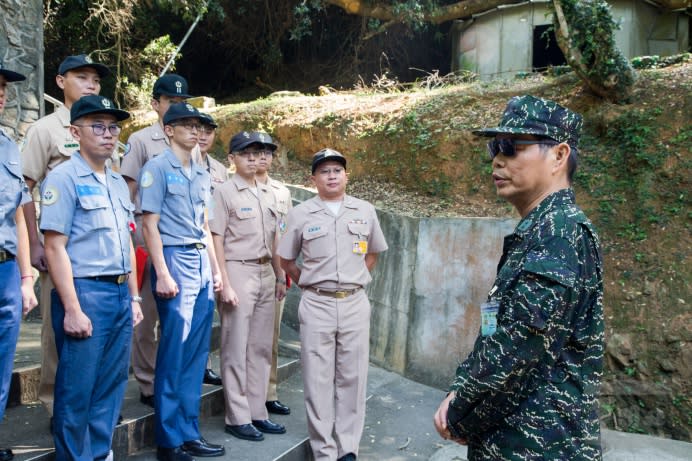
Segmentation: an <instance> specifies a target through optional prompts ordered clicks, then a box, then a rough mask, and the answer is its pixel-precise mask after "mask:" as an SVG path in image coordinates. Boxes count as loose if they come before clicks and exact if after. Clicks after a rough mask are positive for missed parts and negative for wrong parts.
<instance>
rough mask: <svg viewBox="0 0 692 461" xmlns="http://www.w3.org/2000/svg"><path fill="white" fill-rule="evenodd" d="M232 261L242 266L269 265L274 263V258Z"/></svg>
mask: <svg viewBox="0 0 692 461" xmlns="http://www.w3.org/2000/svg"><path fill="white" fill-rule="evenodd" d="M231 261H233V262H236V263H242V264H269V263H270V262H272V258H270V257H269V256H262V257H261V258H257V259H231Z"/></svg>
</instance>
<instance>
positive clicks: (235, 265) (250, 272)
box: [209, 131, 286, 441]
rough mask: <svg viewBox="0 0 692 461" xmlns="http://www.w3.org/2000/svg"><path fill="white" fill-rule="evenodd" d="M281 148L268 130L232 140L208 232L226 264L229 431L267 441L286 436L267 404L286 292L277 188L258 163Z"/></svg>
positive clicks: (224, 356) (224, 353) (224, 365)
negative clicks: (231, 169)
mask: <svg viewBox="0 0 692 461" xmlns="http://www.w3.org/2000/svg"><path fill="white" fill-rule="evenodd" d="M267 144H269V145H271V146H273V147H274V148H276V146H275V145H274V144H273V143H271V138H269V136H268V135H266V134H264V133H255V132H252V133H248V132H246V131H244V132H241V133H238V134H236V135H235V136H233V138H232V139H231V145H230V154H229V160H230V161H231V162H233V164H234V165H235V168H236V173H235V175H234V176H233V177H232V178H231V179H230V180H229V181H227V182H226V183H224V184H222V185H221V186H219V187H217V188H216V190H215V191H214V200H213V203H214V209H213V212H212V213H211V219H210V221H209V228H210V230H211V232H212V234H213V235H214V247H215V249H216V255H217V256H216V257H217V260H219V261H224V262H225V263H224V264H219V266H221V276H222V281H223V291H222V292H221V301H222V305H221V376H222V377H223V384H224V397H225V401H226V432H228V433H229V434H231V435H234V436H235V437H238V438H241V439H245V440H251V441H260V440H263V439H264V436H263V435H262V432H265V433H270V434H283V433H284V432H286V428H285V427H284V426H283V425H281V424H277V423H274V422H272V421H271V420H270V419H269V417H268V413H267V409H266V407H265V401H266V397H267V384H268V382H269V369H270V366H271V348H272V332H273V330H274V302H275V300H276V299H283V297H284V296H285V294H286V279H285V277H286V276H285V274H284V272H283V270H281V268H280V267H279V260H278V257H276V256H275V251H274V250H275V248H276V244H277V243H278V233H277V229H278V213H277V210H276V201H275V198H274V193H273V192H272V191H271V190H270V189H271V188H270V186H267V185H266V184H261V183H258V182H257V181H255V173H256V168H257V166H256V165H257V159H258V158H259V157H260V155H262V154H263V151H264V150H265V149H267V148H266V147H265V145H267Z"/></svg>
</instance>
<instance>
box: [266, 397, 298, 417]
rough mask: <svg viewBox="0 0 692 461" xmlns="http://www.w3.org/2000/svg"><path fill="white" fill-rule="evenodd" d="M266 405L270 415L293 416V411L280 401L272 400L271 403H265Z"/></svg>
mask: <svg viewBox="0 0 692 461" xmlns="http://www.w3.org/2000/svg"><path fill="white" fill-rule="evenodd" d="M264 405H265V406H266V407H267V411H268V412H269V413H274V414H275V415H290V414H291V409H290V408H288V407H287V406H286V405H284V404H283V403H281V402H279V401H278V400H270V401H269V402H265V404H264Z"/></svg>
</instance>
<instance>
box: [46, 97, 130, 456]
mask: <svg viewBox="0 0 692 461" xmlns="http://www.w3.org/2000/svg"><path fill="white" fill-rule="evenodd" d="M129 116H130V114H128V113H127V112H125V111H123V110H120V109H117V108H116V107H115V104H113V102H112V101H110V100H109V99H107V98H104V97H102V96H96V95H91V96H83V97H82V98H80V99H79V100H78V101H77V102H75V103H74V104H73V105H72V107H71V108H70V134H71V135H72V136H73V138H74V139H75V140H76V141H77V142H78V143H79V150H78V151H77V152H74V153H73V154H72V158H71V159H70V161H69V162H63V163H62V164H60V165H59V166H58V167H56V168H55V169H54V170H53V171H51V172H50V173H49V174H48V176H46V179H45V180H44V182H43V184H42V186H41V198H42V203H43V206H42V211H41V225H40V229H41V231H42V232H43V233H44V235H45V242H44V247H45V252H46V259H47V261H48V271H49V273H50V276H51V279H52V280H53V284H54V285H55V289H54V290H53V291H52V293H51V298H52V299H51V308H52V321H53V330H54V331H55V344H56V349H57V351H58V370H57V374H56V380H55V401H54V405H53V418H54V419H53V435H54V440H55V457H56V459H59V460H63V459H64V460H103V459H106V458H107V457H108V456H109V455H110V446H111V441H112V438H113V430H114V429H115V425H116V421H117V419H118V412H119V410H120V406H121V404H122V401H123V397H124V395H125V387H126V385H127V374H128V368H129V357H130V341H131V338H132V328H133V325H134V324H137V323H138V322H139V321H140V320H141V319H142V313H141V310H140V307H139V302H141V298H139V293H138V292H137V283H136V270H135V265H134V260H135V259H134V249H133V247H132V240H131V237H130V232H131V231H132V230H133V225H134V214H133V212H134V205H133V204H132V202H131V201H130V195H129V191H128V189H127V184H126V183H125V180H124V179H123V177H122V176H120V174H118V173H115V172H114V171H112V170H111V169H110V168H108V167H107V166H106V161H107V160H108V159H109V158H110V157H111V154H112V152H113V148H114V147H115V144H116V142H117V140H118V138H117V136H118V134H119V133H120V126H119V125H118V122H120V121H122V120H125V119H127V118H128V117H129ZM130 275H132V277H130Z"/></svg>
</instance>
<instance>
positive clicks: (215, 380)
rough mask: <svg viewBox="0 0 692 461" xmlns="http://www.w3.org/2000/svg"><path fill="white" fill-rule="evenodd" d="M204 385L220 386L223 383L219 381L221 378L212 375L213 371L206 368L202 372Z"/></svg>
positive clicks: (214, 374)
mask: <svg viewBox="0 0 692 461" xmlns="http://www.w3.org/2000/svg"><path fill="white" fill-rule="evenodd" d="M203 382H204V384H213V385H214V386H221V385H222V384H223V382H222V381H221V376H219V375H217V374H216V373H214V370H212V369H211V368H207V369H206V370H205V371H204V379H203Z"/></svg>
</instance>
